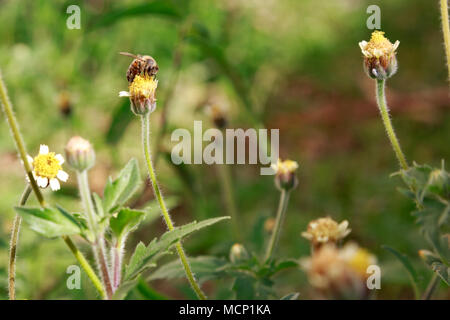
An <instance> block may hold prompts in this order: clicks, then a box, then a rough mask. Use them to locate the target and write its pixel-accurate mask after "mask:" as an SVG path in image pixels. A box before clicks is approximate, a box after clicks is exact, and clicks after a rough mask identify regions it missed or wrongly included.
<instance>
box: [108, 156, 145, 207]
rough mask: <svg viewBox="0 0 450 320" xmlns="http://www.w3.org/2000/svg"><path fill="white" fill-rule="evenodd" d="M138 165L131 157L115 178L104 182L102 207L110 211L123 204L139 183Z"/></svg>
mask: <svg viewBox="0 0 450 320" xmlns="http://www.w3.org/2000/svg"><path fill="white" fill-rule="evenodd" d="M141 182H142V181H141V178H140V175H139V167H138V163H137V160H136V159H134V158H133V159H131V160H130V161H129V162H128V163H127V165H126V166H125V168H123V169H122V171H121V172H120V174H119V176H118V177H117V179H115V180H114V181H111V180H109V181H108V182H107V183H106V186H105V190H104V194H103V209H104V211H105V213H107V214H108V213H112V212H114V211H115V210H117V209H118V208H119V207H121V206H122V205H124V204H125V202H126V201H127V200H128V199H130V197H131V196H132V195H133V194H134V193H135V192H136V190H137V189H138V188H139V186H140V184H141Z"/></svg>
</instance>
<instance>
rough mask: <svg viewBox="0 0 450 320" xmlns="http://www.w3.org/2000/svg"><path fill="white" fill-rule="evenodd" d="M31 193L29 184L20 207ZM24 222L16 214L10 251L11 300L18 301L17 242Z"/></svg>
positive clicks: (21, 199)
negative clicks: (16, 285) (21, 224)
mask: <svg viewBox="0 0 450 320" xmlns="http://www.w3.org/2000/svg"><path fill="white" fill-rule="evenodd" d="M30 193H31V187H30V185H29V184H27V186H26V187H25V190H24V191H23V193H22V196H21V197H20V201H19V206H23V205H25V203H26V202H27V200H28V197H29V196H30ZM21 222H22V218H21V217H20V215H18V214H16V216H15V217H14V223H13V228H12V232H11V243H10V246H9V248H10V250H9V275H8V279H9V287H8V289H9V300H16V287H15V283H16V252H17V242H18V241H19V232H20V223H21Z"/></svg>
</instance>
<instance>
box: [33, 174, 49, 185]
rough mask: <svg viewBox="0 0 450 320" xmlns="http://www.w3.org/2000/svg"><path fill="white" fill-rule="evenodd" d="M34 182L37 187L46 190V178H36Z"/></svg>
mask: <svg viewBox="0 0 450 320" xmlns="http://www.w3.org/2000/svg"><path fill="white" fill-rule="evenodd" d="M36 182H37V185H38V186H39V187H41V188H47V186H48V179H47V178H45V177H39V176H38V177H37V178H36Z"/></svg>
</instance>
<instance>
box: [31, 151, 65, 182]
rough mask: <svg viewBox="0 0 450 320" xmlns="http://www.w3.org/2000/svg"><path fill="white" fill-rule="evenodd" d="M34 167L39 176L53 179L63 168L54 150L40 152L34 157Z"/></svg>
mask: <svg viewBox="0 0 450 320" xmlns="http://www.w3.org/2000/svg"><path fill="white" fill-rule="evenodd" d="M33 168H34V172H35V173H36V175H37V176H40V177H44V178H48V179H53V178H55V177H56V175H57V174H58V171H59V170H61V169H62V167H61V164H60V162H59V161H58V159H57V158H56V155H55V153H54V152H49V153H46V154H39V155H37V156H36V157H35V158H34V159H33Z"/></svg>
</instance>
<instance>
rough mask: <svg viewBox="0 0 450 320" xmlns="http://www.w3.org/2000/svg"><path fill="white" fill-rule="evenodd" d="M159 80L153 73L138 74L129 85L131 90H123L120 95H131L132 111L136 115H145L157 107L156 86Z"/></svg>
mask: <svg viewBox="0 0 450 320" xmlns="http://www.w3.org/2000/svg"><path fill="white" fill-rule="evenodd" d="M157 87H158V80H156V79H155V77H154V76H152V75H147V74H145V75H142V76H141V75H136V76H135V77H134V80H133V82H132V83H130V85H129V88H128V89H129V91H128V92H127V91H121V92H120V93H119V96H120V97H129V98H130V102H131V111H133V113H134V114H135V115H145V114H147V113H149V112H153V111H155V109H156V98H155V95H156V88H157Z"/></svg>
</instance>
